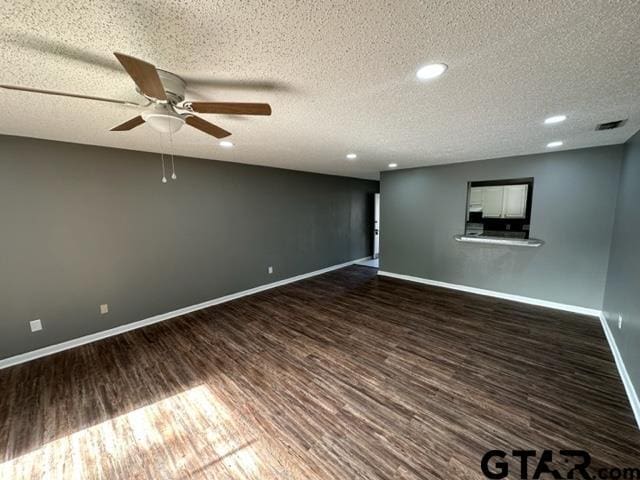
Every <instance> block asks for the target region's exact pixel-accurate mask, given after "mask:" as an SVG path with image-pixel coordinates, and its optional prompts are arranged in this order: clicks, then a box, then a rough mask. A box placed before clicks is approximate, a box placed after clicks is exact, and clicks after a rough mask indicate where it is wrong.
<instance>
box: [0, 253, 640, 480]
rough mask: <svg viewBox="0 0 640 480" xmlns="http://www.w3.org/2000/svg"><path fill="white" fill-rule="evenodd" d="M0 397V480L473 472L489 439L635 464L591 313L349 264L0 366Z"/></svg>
mask: <svg viewBox="0 0 640 480" xmlns="http://www.w3.org/2000/svg"><path fill="white" fill-rule="evenodd" d="M0 391H1V393H2V395H1V396H0V453H1V454H2V457H1V458H0V462H2V463H1V464H0V478H2V479H10V478H16V479H21V478H51V479H58V478H78V479H92V478H104V479H116V478H117V479H143V478H156V479H170V478H173V479H183V478H215V479H245V478H246V479H280V480H282V479H285V480H287V479H305V480H316V479H360V478H363V479H397V480H399V479H414V480H415V479H462V478H470V479H473V478H484V477H483V475H482V474H481V471H480V459H481V457H482V455H483V454H484V453H485V452H486V451H487V450H489V449H496V448H497V449H503V450H507V451H510V450H512V449H514V448H520V449H533V450H542V449H553V450H554V451H558V450H559V449H566V448H572V449H576V448H581V449H586V450H587V451H588V452H590V454H591V456H592V457H593V466H594V470H592V471H594V472H595V469H596V468H600V467H623V466H640V434H639V432H638V430H637V429H636V425H635V422H634V419H633V416H632V413H631V410H630V408H629V406H628V402H627V398H626V396H625V392H624V389H623V386H622V384H621V382H620V380H619V378H618V375H617V372H616V368H615V365H614V363H613V360H612V356H611V354H610V352H609V350H608V346H607V343H606V340H605V338H604V336H603V333H602V331H601V327H600V324H599V322H598V321H597V320H595V319H593V318H589V317H583V316H579V315H575V314H571V313H564V312H558V311H554V310H548V309H544V308H538V307H532V306H527V305H522V304H516V303H510V302H506V301H501V300H497V299H493V298H487V297H480V296H474V295H469V294H464V293H459V292H454V291H450V290H445V289H439V288H434V287H428V286H424V285H417V284H412V283H407V282H402V281H399V280H393V279H389V278H378V277H377V276H376V271H375V270H373V269H370V268H366V267H357V266H354V267H349V268H346V269H343V270H340V271H335V272H332V273H329V274H326V275H322V276H319V277H315V278H312V279H308V280H305V281H302V282H298V283H295V284H290V285H287V286H284V287H281V288H278V289H274V290H269V291H266V292H263V293H260V294H257V295H254V296H251V297H245V298H243V299H240V300H236V301H233V302H230V303H226V304H223V305H219V306H216V307H212V308H209V309H206V310H202V311H199V312H195V313H192V314H190V315H185V316H183V317H180V318H177V319H174V320H170V321H167V322H163V323H160V324H156V325H153V326H149V327H147V328H144V329H141V330H137V331H133V332H129V333H126V334H123V335H120V336H117V337H112V338H110V339H106V340H103V341H101V342H98V343H93V344H90V345H86V346H83V347H79V348H76V349H74V350H70V351H67V352H63V353H60V354H57V355H54V356H50V357H47V358H44V359H40V360H37V361H34V362H31V363H28V364H23V365H19V366H16V367H12V368H9V369H5V370H3V371H0ZM511 463H512V464H513V468H516V466H517V465H519V464H518V463H517V462H511ZM530 463H531V465H535V462H533V461H532V462H530ZM551 465H552V466H555V467H557V468H559V469H560V470H561V471H563V472H565V471H566V469H567V468H568V467H567V466H566V465H565V464H564V463H562V462H559V461H558V462H557V463H553V464H551ZM46 475H48V476H46ZM511 478H519V473H518V472H517V471H514V472H513V473H512V476H511ZM543 478H544V477H543ZM577 478H580V477H577Z"/></svg>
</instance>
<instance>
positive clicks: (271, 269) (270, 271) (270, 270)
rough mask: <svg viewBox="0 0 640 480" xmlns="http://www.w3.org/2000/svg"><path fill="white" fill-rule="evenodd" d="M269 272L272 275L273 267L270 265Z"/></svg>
mask: <svg viewBox="0 0 640 480" xmlns="http://www.w3.org/2000/svg"><path fill="white" fill-rule="evenodd" d="M268 272H269V275H271V274H272V273H273V267H269V268H268Z"/></svg>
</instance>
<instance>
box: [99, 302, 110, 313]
mask: <svg viewBox="0 0 640 480" xmlns="http://www.w3.org/2000/svg"><path fill="white" fill-rule="evenodd" d="M105 313H109V305H108V304H106V303H103V304H102V305H100V315H104V314H105Z"/></svg>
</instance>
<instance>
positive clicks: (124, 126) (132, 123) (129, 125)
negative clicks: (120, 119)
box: [111, 115, 144, 132]
mask: <svg viewBox="0 0 640 480" xmlns="http://www.w3.org/2000/svg"><path fill="white" fill-rule="evenodd" d="M143 123H144V120H143V118H142V117H141V116H140V115H138V116H137V117H134V118H132V119H131V120H127V121H126V122H124V123H121V124H120V125H118V126H117V127H113V128H112V129H111V131H112V132H124V131H125V130H132V129H134V128H136V127H137V126H138V125H142V124H143Z"/></svg>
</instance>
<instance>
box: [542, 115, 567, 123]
mask: <svg viewBox="0 0 640 480" xmlns="http://www.w3.org/2000/svg"><path fill="white" fill-rule="evenodd" d="M566 119H567V116H566V115H554V116H553V117H549V118H546V119H545V120H544V123H545V124H546V125H551V124H553V123H560V122H564V121H565V120H566Z"/></svg>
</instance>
